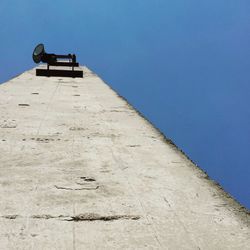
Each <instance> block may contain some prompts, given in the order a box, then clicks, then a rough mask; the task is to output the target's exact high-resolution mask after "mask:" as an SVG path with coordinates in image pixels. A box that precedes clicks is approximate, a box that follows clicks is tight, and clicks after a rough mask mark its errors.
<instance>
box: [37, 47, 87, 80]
mask: <svg viewBox="0 0 250 250" xmlns="http://www.w3.org/2000/svg"><path fill="white" fill-rule="evenodd" d="M32 58H33V61H34V62H35V63H40V62H43V63H47V69H36V75H37V76H62V77H83V71H82V70H75V67H79V63H78V62H76V55H75V54H68V55H56V54H49V53H46V52H45V49H44V45H43V44H42V43H40V44H38V45H37V46H36V47H35V49H34V51H33V54H32ZM58 59H61V60H60V61H59V60H58ZM50 66H62V67H70V68H71V69H70V70H65V69H51V68H50Z"/></svg>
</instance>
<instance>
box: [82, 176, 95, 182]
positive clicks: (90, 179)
mask: <svg viewBox="0 0 250 250" xmlns="http://www.w3.org/2000/svg"><path fill="white" fill-rule="evenodd" d="M80 179H82V180H84V181H96V180H95V179H94V178H91V177H85V176H82V177H80Z"/></svg>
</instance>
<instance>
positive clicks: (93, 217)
mask: <svg viewBox="0 0 250 250" xmlns="http://www.w3.org/2000/svg"><path fill="white" fill-rule="evenodd" d="M1 217H2V218H4V219H8V220H15V219H17V218H27V217H25V216H20V215H16V214H13V215H4V216H1ZM29 218H31V219H38V220H49V219H61V220H63V221H75V222H80V221H114V220H139V219H140V218H141V217H140V216H138V215H99V214H96V213H84V214H78V215H75V216H69V215H59V216H54V215H50V214H41V215H32V216H29Z"/></svg>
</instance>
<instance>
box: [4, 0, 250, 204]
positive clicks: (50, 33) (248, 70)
mask: <svg viewBox="0 0 250 250" xmlns="http://www.w3.org/2000/svg"><path fill="white" fill-rule="evenodd" d="M249 13H250V2H249V0H238V1H235V0H209V1H205V0H199V1H198V0H189V1H187V0H133V1H132V0H126V1H125V0H109V1H103V0H92V1H85V0H74V1H59V0H53V1H48V0H43V1H41V0H36V1H33V0H26V1H24V0H22V1H21V0H20V1H18V0H8V1H6V0H1V2H0V36H1V47H0V51H1V57H0V65H1V67H0V82H4V81H6V80H8V79H10V78H12V77H14V76H15V75H17V74H19V73H21V72H23V71H24V70H27V69H30V68H32V67H34V66H35V65H34V63H33V61H32V59H31V53H32V51H33V48H34V47H35V45H36V44H37V43H40V42H43V43H44V44H45V45H46V49H47V51H48V52H52V53H76V54H77V58H78V61H79V62H80V63H81V64H85V65H87V66H89V67H90V68H91V69H92V70H94V71H95V72H96V73H97V74H98V75H100V76H101V77H102V78H103V79H104V80H105V81H106V82H108V83H109V84H110V85H111V86H112V87H113V88H114V89H115V90H117V91H118V92H119V93H120V94H121V95H122V96H124V97H125V98H126V99H127V100H128V101H129V102H130V103H131V104H132V105H133V106H134V107H136V108H137V109H138V110H139V111H141V112H142V113H143V114H144V115H145V116H146V117H147V118H148V119H149V120H150V121H151V122H152V123H153V124H154V125H155V126H156V127H158V128H159V129H160V130H161V131H162V132H163V133H164V134H165V135H166V136H167V137H169V138H171V139H172V140H173V141H174V142H175V143H176V144H177V145H178V146H179V147H180V148H181V149H182V150H183V151H184V152H186V154H187V155H189V156H190V158H191V159H193V161H194V162H196V163H197V164H198V165H199V166H200V167H201V168H202V169H203V170H205V171H206V172H207V173H208V174H209V176H210V177H211V178H212V179H215V180H216V181H217V182H219V183H220V184H221V185H222V186H223V188H224V189H225V190H226V191H228V192H230V193H231V194H232V195H233V196H234V197H235V198H236V199H237V200H239V201H240V202H241V203H242V204H244V205H245V206H247V207H248V208H250V186H249V183H250V167H249V156H250V153H249V149H250V109H249V106H250V98H249V95H250V15H249Z"/></svg>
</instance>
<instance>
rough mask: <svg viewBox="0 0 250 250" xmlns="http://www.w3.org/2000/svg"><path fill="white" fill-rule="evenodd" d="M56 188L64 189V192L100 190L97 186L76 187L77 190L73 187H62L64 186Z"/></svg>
mask: <svg viewBox="0 0 250 250" xmlns="http://www.w3.org/2000/svg"><path fill="white" fill-rule="evenodd" d="M77 184H78V183H77ZM79 185H82V184H79ZM55 188H57V189H64V190H96V189H98V188H99V186H98V185H97V186H95V187H79V188H78V187H75V188H73V187H62V186H57V185H55Z"/></svg>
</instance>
